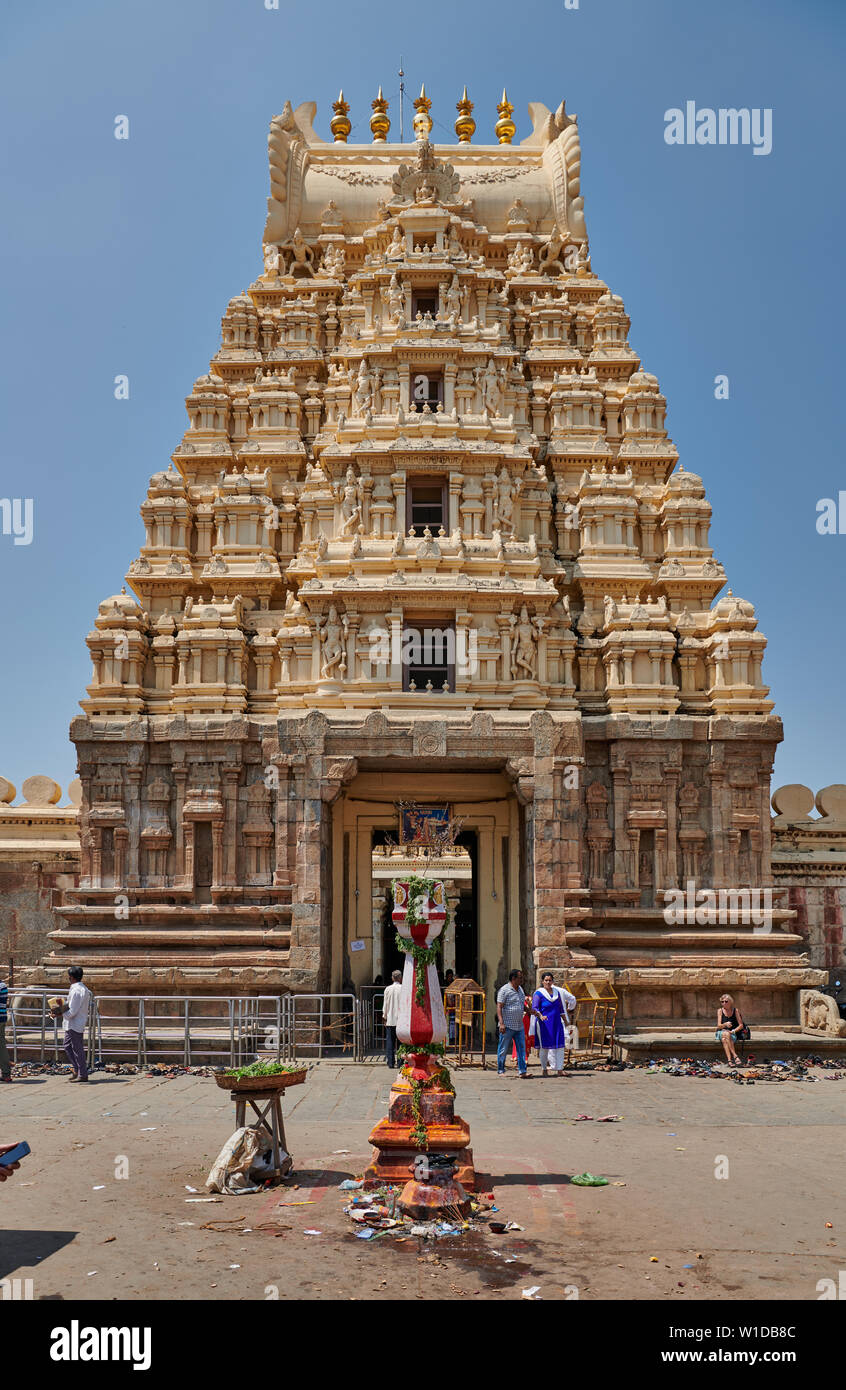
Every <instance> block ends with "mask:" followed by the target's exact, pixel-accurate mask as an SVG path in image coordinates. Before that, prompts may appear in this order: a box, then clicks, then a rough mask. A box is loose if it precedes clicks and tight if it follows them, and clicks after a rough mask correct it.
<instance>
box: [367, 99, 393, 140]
mask: <svg viewBox="0 0 846 1390" xmlns="http://www.w3.org/2000/svg"><path fill="white" fill-rule="evenodd" d="M370 105H371V106H372V107H373V115H372V116H371V117H370V129H371V130H372V131H373V143H374V145H375V144H377V143H379V144H381V143H383V142H384V141H385V140H387V138H388V131H389V130H390V128H391V122H390V119H389V117H388V103H387V101H386V100H385V98H384V97H383V96H382V88H381V87H380V88H379V95H378V96H377V98H376V100H375V101H371V103H370Z"/></svg>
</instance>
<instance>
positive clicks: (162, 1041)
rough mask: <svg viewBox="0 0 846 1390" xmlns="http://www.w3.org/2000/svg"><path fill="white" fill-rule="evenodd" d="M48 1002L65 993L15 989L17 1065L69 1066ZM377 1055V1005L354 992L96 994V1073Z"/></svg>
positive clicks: (90, 1048) (11, 1024)
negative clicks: (127, 1067)
mask: <svg viewBox="0 0 846 1390" xmlns="http://www.w3.org/2000/svg"><path fill="white" fill-rule="evenodd" d="M48 997H50V998H53V997H56V998H61V999H65V998H66V997H67V991H63V990H52V989H50V990H48V989H43V990H41V989H32V988H31V987H30V988H27V989H21V990H15V989H12V990H10V991H9V1010H8V1023H7V1029H6V1032H7V1042H8V1045H9V1051H10V1054H11V1058H12V1061H13V1063H18V1062H23V1061H30V1062H39V1063H46V1062H62V1061H64V1060H65V1055H64V1046H63V1042H64V1029H63V1026H62V1022H61V1020H59V1019H54V1018H53V1017H52V1015H51V1013H50V1009H49V1006H48V1004H47V1000H48ZM371 1050H372V1003H371V1002H370V1001H365V1000H361V999H358V998H356V996H355V995H353V994H282V995H249V996H246V995H244V996H238V995H231V996H227V995H211V996H209V995H205V996H203V995H185V994H180V995H161V994H155V995H154V994H141V995H139V994H133V995H130V994H101V995H97V996H92V999H91V1004H90V1007H89V1015H88V1028H87V1052H88V1059H89V1065H91V1066H93V1065H94V1063H95V1060H97V1061H99V1062H101V1063H104V1062H113V1061H114V1062H127V1063H132V1064H134V1065H136V1066H149V1065H152V1064H154V1063H156V1062H162V1063H167V1062H170V1063H176V1064H181V1065H182V1066H186V1067H190V1066H205V1065H209V1064H213V1063H216V1064H218V1065H221V1066H243V1065H244V1064H245V1063H246V1062H249V1061H250V1060H252V1059H253V1058H255V1057H257V1056H260V1055H261V1056H264V1057H267V1056H268V1055H270V1056H271V1057H273V1058H275V1059H276V1060H277V1061H282V1060H285V1061H294V1060H298V1059H308V1058H311V1057H313V1058H316V1059H328V1058H332V1057H346V1058H349V1059H350V1060H353V1061H356V1062H358V1061H364V1059H365V1056H366V1055H368V1054H369V1053H370V1051H371Z"/></svg>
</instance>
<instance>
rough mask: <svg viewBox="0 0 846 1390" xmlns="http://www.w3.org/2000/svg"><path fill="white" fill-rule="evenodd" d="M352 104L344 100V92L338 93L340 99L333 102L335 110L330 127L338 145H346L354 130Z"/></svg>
mask: <svg viewBox="0 0 846 1390" xmlns="http://www.w3.org/2000/svg"><path fill="white" fill-rule="evenodd" d="M349 109H350V104H349V102H348V101H344V94H343V92H339V93H338V100H337V101H333V102H332V110H333V111H334V112H335V114H334V116H333V117H332V119H331V121H330V122H329V129H330V130H331V132H332V134H333V135H334V137H335V144H336V145H345V144H346V143H347V136H348V135H349V133H350V131H351V130H352V122H351V121H350V118H349Z"/></svg>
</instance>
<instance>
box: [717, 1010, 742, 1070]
mask: <svg viewBox="0 0 846 1390" xmlns="http://www.w3.org/2000/svg"><path fill="white" fill-rule="evenodd" d="M742 1029H743V1015H742V1014H741V1012H740V1010H739V1009H738V1008H737V1006H736V1004H735V1002H734V1000H733V999H732V997H731V995H730V994H723V995H721V996H720V1007H719V1009H718V1010H717V1031H716V1033H715V1034H714V1037H715V1038H716V1039H717V1042H718V1043H722V1045H723V1052H724V1053H725V1054H726V1061H727V1062H728V1063H729V1065H730V1066H733V1067H739V1066H740V1058H739V1057H738V1055H737V1053H736V1051H735V1048H734V1044H735V1039H736V1038H738V1037H739V1036H740V1033H741V1031H742Z"/></svg>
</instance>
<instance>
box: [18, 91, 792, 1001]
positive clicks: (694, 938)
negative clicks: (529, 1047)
mask: <svg viewBox="0 0 846 1390" xmlns="http://www.w3.org/2000/svg"><path fill="white" fill-rule="evenodd" d="M421 103H422V104H421ZM426 103H428V105H427V104H426ZM416 105H417V107H418V112H417V117H416V118H415V122H414V129H415V135H416V139H415V140H414V141H413V142H412V143H411V144H406V145H396V144H391V143H389V142H388V141H387V139H386V136H387V133H388V128H389V125H390V121H389V117H388V114H387V102H386V101H385V100H384V98H382V96H381V93H380V96H379V98H377V100H376V101H374V103H373V108H374V114H373V118H372V122H371V127H372V130H373V136H374V138H373V143H372V144H369V145H362V144H360V145H350V144H348V143H347V136H348V133H349V130H350V122H349V120H348V118H347V112H348V109H349V108H348V106H347V103H346V102H344V100H343V97H341V98H339V101H338V102H336V103H335V108H334V109H335V117H334V120H333V122H332V130H333V134H334V136H335V140H334V143H327V142H326V141H324V140H322V139H321V138H320V137H319V136H318V135H317V134H316V132H315V130H314V127H313V119H314V115H315V111H316V107H315V105H314V103H304V104H303V105H302V106H300V107H299V108H298V109H297V110H296V111H294V110H292V108H291V106H290V104H286V106H285V109H284V111H283V113H282V115H281V116H277V117H275V118H274V119H273V121H272V123H271V127H270V138H269V153H270V187H271V195H270V198H269V200H268V219H267V225H266V228H265V232H264V244H263V254H264V269H263V273H261V274H260V275H259V278H258V279H257V280H256V281H255V282H254V283H253V284H252V285H251V286H250V288H249V290H248V291H246V292H244V293H242V294H240V295H237V296H236V297H235V298H234V299H232V300H231V302H230V303H229V305H228V307H227V309H226V312H225V314H224V317H223V319H222V343H221V347H220V351H219V352H218V353H217V355H216V356H215V358H214V360H213V361H212V363H211V366H210V369H209V372H208V373H207V374H206V375H204V376H201V377H199V378H198V380H197V381H196V382H195V383H194V386H193V389H192V390H191V393H190V394H189V396H188V398H187V400H186V406H187V411H188V418H189V426H188V429H187V430H186V432H185V435H184V437H183V439H182V440H181V441H180V443H179V444H178V445H177V447H176V449H175V451H174V453H173V455H172V462H171V464H170V466H169V467H168V469H167V470H166V471H164V472H157V473H155V474H154V475H153V477H152V478H151V480H150V485H149V489H148V492H147V498H146V500H145V501H144V503H143V505H142V508H141V515H142V519H143V522H144V526H145V529H146V540H145V543H144V545H143V546H142V548H141V553H140V556H139V558H138V559H136V560H134V561H133V562H132V564H131V565H130V568H129V572H128V574H127V583H128V585H129V588H130V589H131V591H132V592H131V593H127V592H123V593H121V594H120V595H117V596H115V597H112V598H107V599H106V600H104V602H103V603H102V604H101V605H100V609H99V613H98V615H97V618H96V620H95V625H94V630H93V631H92V632H91V633H90V634H89V636H88V645H89V648H90V650H91V654H92V658H93V662H94V673H93V677H92V681H91V685H90V686H89V688H88V695H87V699H86V700H84V701H83V706H82V707H83V709H84V711H85V713H84V715H83V716H81V717H78V718H76V719H75V720H74V721H73V724H72V726H71V737H72V738H73V740H74V742H75V743H76V745H77V749H78V756H79V775H80V778H81V781H82V787H83V802H82V811H81V838H82V877H81V882H80V888H79V890H78V892H77V894H76V895H75V900H74V901H73V902H72V904H71V905H70V906H69V907H67V908H65V909H63V911H62V917H63V919H64V920H63V923H62V925H61V926H60V927H59V929H58V930H57V931H56V932H55V933H54V934H53V936H54V942H55V947H56V951H55V953H54V954H53V955H52V956H51V957H50V958H49V959H48V960H47V961H45V962H44V963H43V965H42V967H41V968H40V970H39V971H38V977H39V978H41V979H44V978H47V979H58V978H59V977H60V976H62V975H63V972H64V967H65V963H66V962H67V961H69V960H70V958H71V953H72V957H73V959H75V960H80V961H81V962H82V963H83V964H84V966H85V967H86V978H87V979H88V980H89V981H90V982H91V983H92V984H93V985H94V987H95V988H97V987H99V988H108V989H110V990H111V991H112V992H115V991H118V990H121V991H123V990H133V991H134V990H139V991H140V990H145V991H159V992H183V991H184V992H190V991H196V992H207V993H221V992H225V991H230V990H231V991H236V992H245V993H257V992H262V993H267V992H278V991H279V990H280V989H288V988H293V989H300V990H303V989H307V990H308V989H311V990H314V989H318V988H320V989H328V988H335V989H341V988H349V987H351V986H355V985H357V984H360V983H364V982H365V981H369V980H371V979H372V978H373V975H374V973H376V972H377V971H381V970H383V969H384V968H385V967H386V963H387V962H386V958H385V952H384V945H383V939H382V937H381V935H380V932H381V928H380V925H379V924H380V921H381V916H380V914H381V913H382V899H381V898H380V897H379V892H381V889H380V890H379V892H377V891H375V890H374V879H373V876H372V874H371V853H372V848H373V843H374V835H375V834H376V833H377V832H385V831H386V830H388V829H389V828H390V826H391V825H392V824H393V823H394V820H395V812H394V807H395V804H396V802H397V800H399V799H402V798H406V799H407V798H411V797H414V798H417V799H418V800H419V801H424V802H431V803H437V804H441V803H442V804H445V805H448V806H449V807H450V808H451V814H453V815H455V816H459V817H460V818H461V820H462V822H463V824H464V826H465V829H466V830H467V832H468V834H470V835H471V836H472V845H471V851H472V859H473V873H474V876H475V888H474V897H473V902H472V922H470V920H469V917H468V923H469V925H467V924H465V927H464V930H466V931H472V933H474V934H475V935H474V945H473V947H472V950H475V957H474V961H475V965H476V969H477V970H478V973H479V974H480V976H481V977H482V981H483V983H484V984H486V986H487V987H488V989H489V991H490V990H491V989H492V986H493V985H494V983H498V982H499V980H500V979H501V978H502V977H503V972H504V970H505V969H507V967H508V966H510V965H513V964H515V963H518V962H519V961H521V960H522V963H523V964H524V967H525V968H526V969H527V970H529V971H532V972H533V971H534V969H535V968H542V967H552V968H554V969H555V970H557V971H561V972H566V973H567V975H568V976H569V978H570V979H572V978H574V977H576V976H580V977H582V978H584V977H588V978H597V979H601V978H607V977H608V976H609V974H610V977H611V978H612V979H613V980H614V982H615V984H616V986H617V988H618V990H619V991H620V992H621V993H622V996H623V1000H624V1011H625V1013H626V1014H627V1015H628V1016H629V1018H630V1019H632V1020H634V1021H635V1022H638V1021H640V1022H648V1021H649V1020H655V1019H661V1018H669V1017H674V1016H679V1017H686V1018H696V1017H705V1016H710V1015H711V1014H712V1012H713V1008H714V1007H715V1002H714V1001H715V999H716V997H718V994H719V993H720V992H721V991H722V990H723V989H726V988H728V989H733V991H734V992H736V993H738V994H739V995H741V996H742V997H743V998H744V1000H749V1001H750V1003H749V1008H750V1012H751V1013H752V1016H753V1017H757V1018H758V1019H762V1018H766V1019H769V1020H771V1021H773V1022H775V1021H778V1020H785V1019H792V1018H793V1017H794V1016H795V1008H796V1003H795V1001H796V991H797V989H798V987H799V986H800V985H806V984H812V983H817V972H813V971H809V970H808V968H807V965H806V963H805V962H804V959H803V958H802V957H800V956H797V955H796V954H795V952H796V949H797V947H798V946H799V944H800V943H799V938H798V937H795V936H793V935H792V934H791V933H790V930H789V925H788V920H787V919H788V914H780V913H779V912H778V911H776V913H775V922H774V930H773V931H771V932H770V933H769V934H756V933H755V932H754V931H753V929H752V927H751V926H748V925H742V924H741V925H737V924H735V925H732V924H731V923H729V924H728V925H717V926H709V925H704V926H703V925H697V924H695V923H691V924H689V925H685V926H684V927H683V928H680V927H678V926H676V925H672V924H670V923H668V922H667V920H665V913H664V898H665V893H666V891H667V890H668V889H677V888H684V887H685V885H686V884H687V883H688V882H693V883H695V885H696V887H697V889H698V888H700V887H712V888H714V889H719V888H722V887H726V888H734V887H744V888H746V887H748V888H753V887H758V888H764V887H766V886H768V885H769V884H770V882H771V879H770V820H769V812H768V804H769V779H770V772H771V767H772V760H773V754H774V750H775V747H776V744H777V743H778V741H779V740H780V738H781V725H780V721H779V720H778V719H777V718H775V717H774V716H773V714H772V712H771V711H772V704H771V702H770V701H769V700H768V698H767V689H766V687H765V686H764V685H763V684H762V680H761V658H762V654H763V650H764V646H765V639H764V638H763V636H762V635H761V634H760V633H759V632H758V631H757V630H756V623H755V616H754V609H753V607H752V605H751V604H750V603H747V602H745V601H744V600H742V599H739V598H736V597H734V596H733V595H732V593H731V591H730V590H729V591H728V593H727V594H726V595H725V596H724V597H723V598H720V599H719V600H718V601H716V602H715V600H716V599H717V595H718V594H719V593H720V591H721V590H722V589H723V586H724V583H725V575H724V571H723V568H722V566H721V565H720V564H719V562H718V561H717V560H715V559H714V557H713V555H712V552H711V548H710V546H709V543H708V528H709V520H710V511H711V509H710V506H709V504H708V502H707V500H706V497H705V491H704V488H703V485H702V481H701V479H700V478H699V477H697V476H696V475H695V474H694V473H689V472H686V471H684V470H683V469H682V468H680V467H679V468H676V463H677V453H676V450H675V448H674V446H673V444H672V442H671V440H670V439H669V438H668V436H667V432H666V428H665V412H666V401H665V398H664V396H663V395H662V394H661V391H660V389H659V386H658V382H657V380H656V378H655V377H654V376H652V375H650V373H648V372H646V371H644V370H642V368H641V364H640V361H639V358H638V356H637V354H636V352H635V351H634V350H633V348H632V347H631V346H630V345H629V342H628V330H629V319H628V316H627V315H626V311H625V308H624V306H623V302H622V300H621V299H620V297H619V296H618V295H616V294H613V293H612V292H611V291H610V290H609V288H608V286H607V285H606V284H605V283H604V282H603V281H602V280H601V279H600V278H599V277H598V275H597V274H596V273H595V271H594V270H593V268H592V265H591V258H590V255H589V251H588V240H587V233H586V227H585V217H584V210H583V199H582V197H581V195H580V189H579V171H580V146H579V131H578V124H577V120H576V117H574V116H570V115H568V114H567V113H566V112H565V109H564V104H563V103H562V105H561V106H560V107H559V108H558V110H557V111H556V112H554V113H553V112H551V111H550V110H548V108H547V107H545V106H544V105H542V104H541V103H533V104H532V105H531V106H530V108H529V114H530V117H531V120H532V125H533V129H532V132H531V134H530V135H528V137H527V138H526V139H524V140H523V141H522V143H521V144H514V143H512V139H513V134H514V129H515V128H514V123H513V121H512V120H511V112H512V108H511V107H510V105H509V103H508V102H507V99H506V98H505V96H504V94H503V103H501V105H500V110H499V116H500V119H499V121H498V122H497V125H496V135H497V140H498V143H489V144H474V143H473V142H472V136H473V133H474V122H473V120H472V117H470V115H469V111H470V109H472V108H471V104H470V103H469V102H468V100H467V99H466V94H465V97H464V98H463V99H462V102H460V103H459V120H458V121H457V122H456V128H457V134H458V142H457V143H456V144H455V145H454V146H450V147H448V148H447V147H442V146H438V147H437V148H435V147H433V146H432V145H431V144H430V143H429V138H428V137H429V132H430V129H431V118H430V117H429V115H428V111H429V106H430V105H431V102H429V99H428V98H425V97H424V96H421V98H420V99H418V102H417V103H416ZM477 114H478V113H477ZM471 851H468V853H471ZM456 891H457V890H456ZM472 950H471V954H472ZM750 996H751V997H753V998H754V1003H752V1002H751V998H750Z"/></svg>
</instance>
